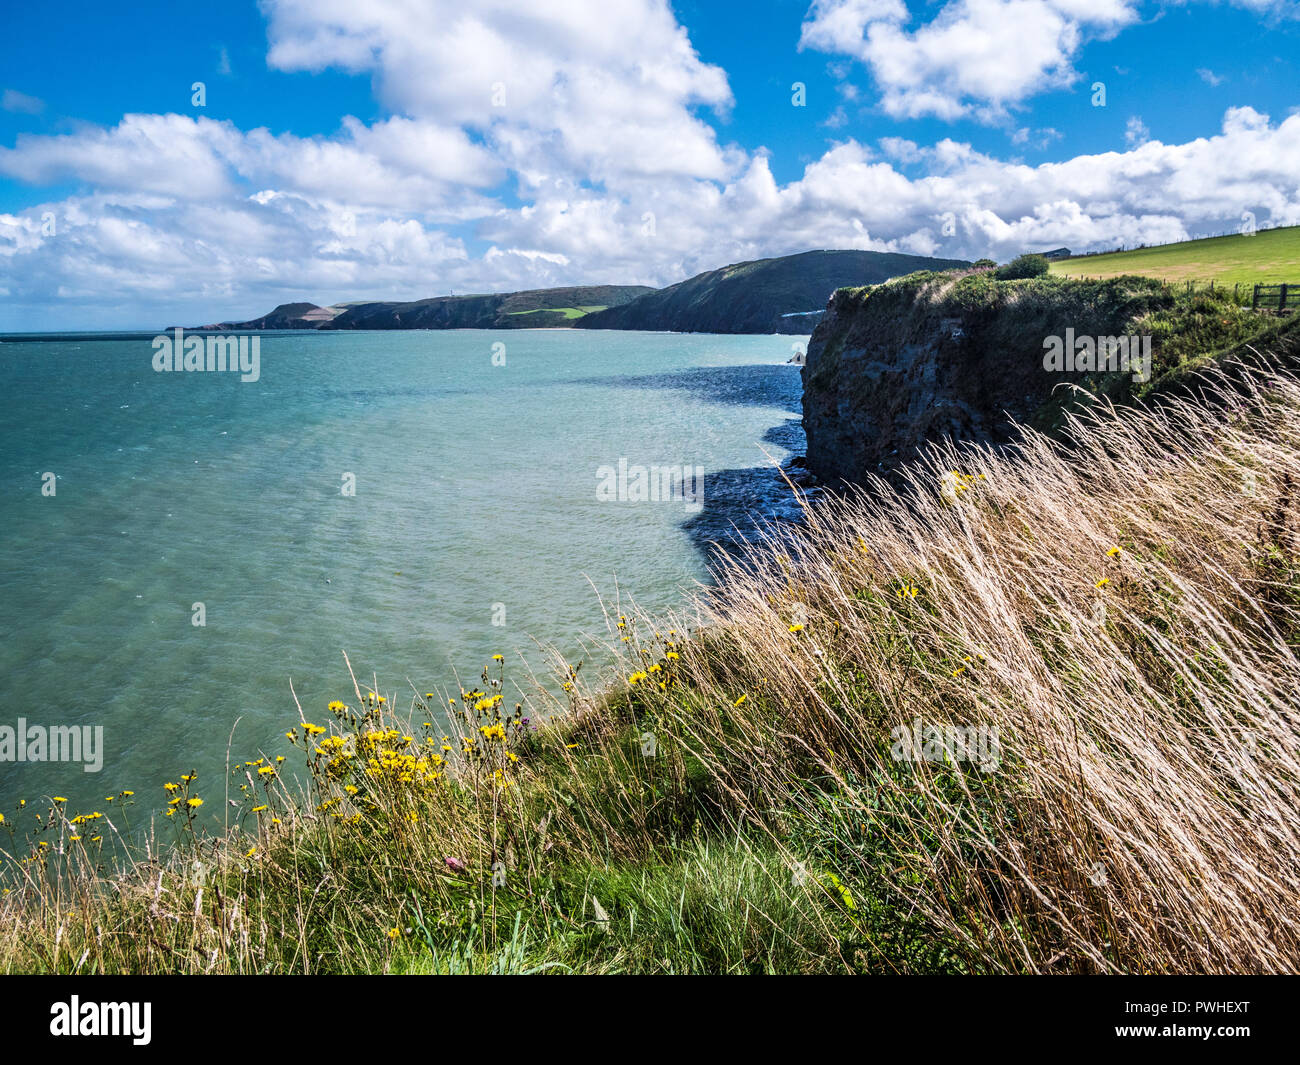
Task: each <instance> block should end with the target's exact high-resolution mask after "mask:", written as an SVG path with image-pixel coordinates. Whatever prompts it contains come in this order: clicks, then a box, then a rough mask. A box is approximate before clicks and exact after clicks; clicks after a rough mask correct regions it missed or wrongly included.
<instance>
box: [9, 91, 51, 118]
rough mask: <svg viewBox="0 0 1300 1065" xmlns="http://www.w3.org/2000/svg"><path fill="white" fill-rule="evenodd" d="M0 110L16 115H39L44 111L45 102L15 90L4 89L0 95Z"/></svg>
mask: <svg viewBox="0 0 1300 1065" xmlns="http://www.w3.org/2000/svg"><path fill="white" fill-rule="evenodd" d="M0 109H3V110H5V111H9V112H12V113H13V114H18V115H39V114H40V113H41V112H42V111H44V110H45V101H44V100H42V99H40V98H39V97H36V96H28V95H27V94H26V93H25V92H19V91H18V90H17V89H5V91H4V93H3V95H0Z"/></svg>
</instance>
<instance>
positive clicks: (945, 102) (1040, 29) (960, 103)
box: [799, 0, 1137, 121]
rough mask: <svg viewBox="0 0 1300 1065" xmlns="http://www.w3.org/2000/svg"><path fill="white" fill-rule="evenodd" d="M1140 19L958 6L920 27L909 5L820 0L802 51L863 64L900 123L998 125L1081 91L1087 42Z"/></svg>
mask: <svg viewBox="0 0 1300 1065" xmlns="http://www.w3.org/2000/svg"><path fill="white" fill-rule="evenodd" d="M1136 18H1137V11H1136V9H1135V7H1134V0H949V2H948V3H946V4H945V5H944V6H943V8H942V9H941V10H940V11H939V12H938V14H937V15H935V16H934V18H933V19H932V20H931V21H929V22H926V23H924V24H922V25H920V26H918V27H917V28H915V29H911V28H909V23H910V22H911V21H912V14H911V12H910V11H909V9H908V6H907V5H906V4H905V3H904V2H903V0H814V3H813V5H812V8H811V9H810V11H809V13H808V18H807V19H806V21H805V22H804V24H803V30H802V34H801V37H800V41H799V47H800V48H801V49H803V48H812V49H816V50H818V51H822V52H829V53H832V54H837V55H847V56H852V57H854V58H855V59H858V60H860V61H861V62H862V63H864V64H865V65H866V66H867V67H868V68H869V69H870V70H871V73H872V76H873V77H874V78H875V81H876V85H877V87H878V88H879V89H880V93H881V98H880V103H881V106H882V107H883V109H884V110H885V112H886V113H887V114H889V115H891V116H893V117H895V118H919V117H922V116H924V115H934V116H936V117H938V118H942V119H947V120H952V119H957V118H963V117H974V118H977V119H980V120H983V121H995V120H1001V119H1003V118H1005V116H1006V114H1007V111H1008V108H1009V107H1011V106H1014V105H1015V104H1018V103H1020V102H1021V101H1023V100H1025V99H1027V98H1028V97H1030V96H1033V95H1036V94H1038V93H1042V92H1046V91H1049V90H1052V89H1061V88H1065V87H1066V86H1068V85H1070V84H1072V83H1073V82H1074V81H1075V79H1076V78H1077V77H1078V74H1077V73H1076V71H1075V70H1074V68H1073V65H1072V64H1073V60H1074V57H1075V55H1076V54H1077V53H1078V50H1079V48H1080V46H1081V45H1082V44H1083V42H1084V40H1085V39H1086V38H1087V37H1089V36H1091V37H1099V38H1105V37H1109V36H1112V35H1113V34H1114V33H1116V32H1117V31H1118V30H1120V29H1122V28H1123V27H1124V26H1126V25H1128V24H1129V23H1131V22H1133V21H1135V20H1136Z"/></svg>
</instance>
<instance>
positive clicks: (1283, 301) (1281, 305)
mask: <svg viewBox="0 0 1300 1065" xmlns="http://www.w3.org/2000/svg"><path fill="white" fill-rule="evenodd" d="M1286 290H1287V286H1286V285H1283V286H1282V295H1281V296H1280V297H1279V298H1278V301H1277V309H1278V310H1279V311H1284V310H1286Z"/></svg>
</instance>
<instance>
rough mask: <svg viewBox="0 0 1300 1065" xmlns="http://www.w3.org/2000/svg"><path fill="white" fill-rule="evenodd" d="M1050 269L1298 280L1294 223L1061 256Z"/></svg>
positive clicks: (1243, 281) (1069, 273) (1075, 273)
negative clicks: (1247, 233)
mask: <svg viewBox="0 0 1300 1065" xmlns="http://www.w3.org/2000/svg"><path fill="white" fill-rule="evenodd" d="M1052 273H1053V274H1059V275H1062V276H1065V277H1095V278H1105V277H1119V276H1120V275H1122V274H1142V275H1144V276H1146V277H1156V278H1160V279H1161V280H1163V281H1195V282H1202V283H1206V284H1208V283H1209V282H1211V281H1213V282H1215V284H1216V285H1269V284H1279V283H1281V282H1288V283H1295V284H1300V226H1288V227H1286V228H1284V229H1269V230H1263V231H1261V232H1258V233H1256V234H1255V235H1254V236H1245V235H1240V234H1233V235H1232V236H1227V237H1206V238H1204V239H1202V240H1188V241H1183V242H1182V243H1179V244H1164V245H1160V246H1159V247H1154V248H1138V249H1135V250H1133V251H1117V252H1110V253H1108V254H1105V255H1089V256H1082V257H1080V258H1077V259H1066V260H1063V261H1061V262H1054V263H1052Z"/></svg>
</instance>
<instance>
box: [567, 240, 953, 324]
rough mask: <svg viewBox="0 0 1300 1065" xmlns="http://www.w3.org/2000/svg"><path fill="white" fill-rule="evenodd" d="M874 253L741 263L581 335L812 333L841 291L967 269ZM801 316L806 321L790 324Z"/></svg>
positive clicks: (627, 309) (614, 314)
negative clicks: (609, 331)
mask: <svg viewBox="0 0 1300 1065" xmlns="http://www.w3.org/2000/svg"><path fill="white" fill-rule="evenodd" d="M965 265H967V264H966V263H964V262H962V261H960V260H956V259H931V258H927V257H926V256H923V255H899V254H894V253H886V252H874V251H810V252H804V253H802V254H800V255H785V256H782V257H780V258H776V259H758V260H755V261H753V262H746V263H734V264H732V265H731V266H724V267H722V268H721V269H719V270H710V271H708V272H707V273H703V274H697V275H696V276H695V277H692V278H689V279H688V280H686V281H681V282H678V283H677V284H676V285H670V286H669V287H668V288H664V289H660V290H658V291H656V292H651V293H649V294H647V295H645V296H641V297H640V298H638V299H636V300H633V301H631V302H629V303H626V304H624V305H623V306H621V307H611V308H610V309H609V310H607V311H602V312H601V313H599V314H592V315H590V316H588V317H587V318H584V319H583V320H582V321H580V322H577V323H575V324H576V325H577V327H578V328H579V329H655V330H663V329H667V330H673V331H676V332H682V333H790V334H801V333H807V332H809V331H810V330H811V329H812V327H813V325H815V324H816V321H817V318H816V316H815V315H809V314H808V312H809V311H812V312H820V311H822V310H823V309H824V308H825V306H826V301H827V300H828V299H829V298H830V295H831V293H832V292H834V291H835V290H836V289H837V288H842V287H844V286H846V285H866V284H875V283H878V282H881V281H884V280H886V279H887V278H891V277H897V276H899V275H902V274H910V273H912V272H914V271H917V270H942V269H948V268H951V267H959V266H965ZM787 315H797V316H798V317H786V316H787Z"/></svg>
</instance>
